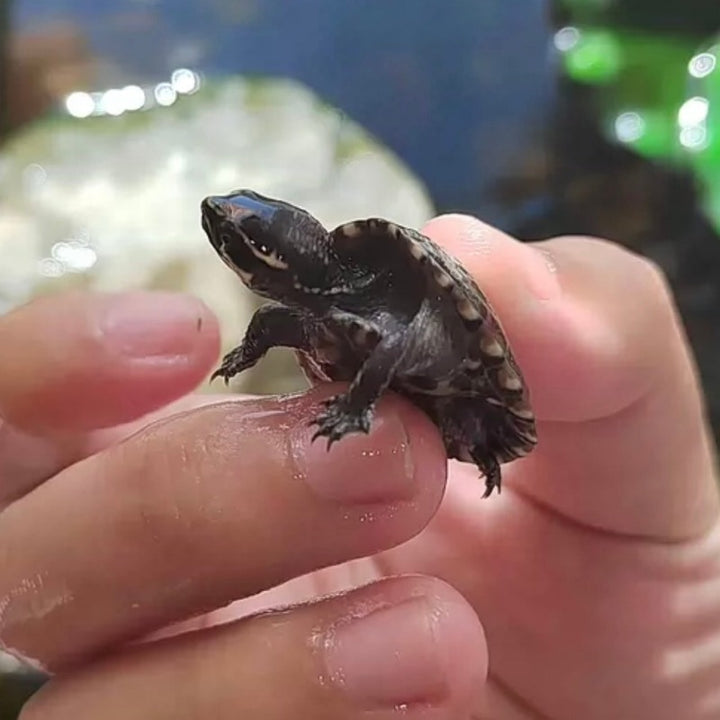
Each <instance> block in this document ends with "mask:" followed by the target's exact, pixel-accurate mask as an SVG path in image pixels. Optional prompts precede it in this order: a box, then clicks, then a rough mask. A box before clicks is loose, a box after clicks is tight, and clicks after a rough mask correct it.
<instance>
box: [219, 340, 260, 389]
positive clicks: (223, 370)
mask: <svg viewBox="0 0 720 720" xmlns="http://www.w3.org/2000/svg"><path fill="white" fill-rule="evenodd" d="M251 365H252V363H251V362H248V359H247V356H246V353H245V348H244V347H243V346H240V347H238V348H235V350H232V351H230V352H229V353H228V354H227V355H226V356H225V357H224V358H223V359H222V363H221V365H220V367H219V368H218V369H217V370H216V371H215V372H214V373H213V374H212V375H211V376H210V382H212V381H213V380H216V379H217V378H219V377H221V378H222V379H223V380H224V381H225V387H227V386H228V385H229V384H230V378H232V377H235V375H238V374H239V373H241V372H242V371H243V370H247V369H248V368H249V367H250V366H251Z"/></svg>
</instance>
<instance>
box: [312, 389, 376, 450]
mask: <svg viewBox="0 0 720 720" xmlns="http://www.w3.org/2000/svg"><path fill="white" fill-rule="evenodd" d="M323 405H324V407H325V410H324V411H323V412H321V413H320V414H319V415H318V416H317V417H316V418H315V419H314V420H312V421H311V422H310V425H317V426H318V429H317V431H316V432H315V434H314V435H313V436H312V440H311V442H314V441H315V440H317V438H319V437H327V439H328V441H327V449H328V450H330V448H331V447H332V445H333V443H335V442H337V441H338V440H340V439H341V438H343V437H344V436H345V435H347V434H348V433H352V432H362V433H365V434H367V433H369V432H370V419H371V417H370V415H371V412H370V409H369V408H362V409H360V410H359V411H358V410H355V409H354V408H352V407H351V406H350V405H349V403H348V402H347V400H346V399H345V398H344V397H343V396H338V397H334V398H331V399H330V400H325V401H324V402H323Z"/></svg>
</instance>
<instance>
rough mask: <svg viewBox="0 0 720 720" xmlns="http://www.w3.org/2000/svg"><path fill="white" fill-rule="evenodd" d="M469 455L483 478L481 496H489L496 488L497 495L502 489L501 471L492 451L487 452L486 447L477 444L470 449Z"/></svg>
mask: <svg viewBox="0 0 720 720" xmlns="http://www.w3.org/2000/svg"><path fill="white" fill-rule="evenodd" d="M470 456H471V457H472V459H473V462H474V463H475V464H476V465H477V466H478V467H479V468H480V472H482V474H483V476H484V478H485V492H484V493H483V498H488V497H490V496H491V495H492V494H493V490H497V492H498V495H499V494H500V491H501V490H502V472H501V471H500V463H499V462H498V460H497V458H496V457H495V456H494V455H493V454H492V453H489V452H488V451H487V448H480V447H477V446H476V447H473V448H471V449H470Z"/></svg>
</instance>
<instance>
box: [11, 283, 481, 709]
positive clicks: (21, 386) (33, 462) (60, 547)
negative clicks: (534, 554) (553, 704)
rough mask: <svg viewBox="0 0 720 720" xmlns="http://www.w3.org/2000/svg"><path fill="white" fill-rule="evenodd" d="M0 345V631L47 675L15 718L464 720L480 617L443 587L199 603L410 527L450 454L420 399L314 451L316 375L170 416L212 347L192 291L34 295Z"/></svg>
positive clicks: (210, 329) (397, 582) (440, 481)
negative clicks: (309, 383) (305, 599)
mask: <svg viewBox="0 0 720 720" xmlns="http://www.w3.org/2000/svg"><path fill="white" fill-rule="evenodd" d="M0 345H2V346H3V347H4V348H5V349H6V352H4V353H3V354H2V356H1V357H0V408H2V415H3V418H4V422H5V425H4V426H3V428H2V436H1V437H2V441H1V442H0V497H1V498H2V499H0V503H4V504H5V508H4V510H3V511H2V512H1V513H0V642H2V644H3V645H4V646H5V647H6V649H8V650H11V651H12V652H13V653H15V654H17V655H19V656H22V657H24V658H25V659H28V660H30V661H32V662H34V663H35V664H38V665H40V666H42V667H43V668H45V669H47V670H49V671H50V672H51V673H52V674H53V675H54V677H53V679H52V680H51V681H50V683H49V684H48V685H47V686H46V687H45V688H44V689H43V690H41V691H40V693H39V694H38V695H37V696H36V697H35V698H34V699H33V700H31V701H30V703H29V704H28V705H27V707H26V709H25V710H24V713H23V719H24V720H26V719H27V718H41V719H42V720H53V719H57V718H68V720H81V719H82V718H83V717H86V718H97V717H102V718H103V719H104V720H112V718H124V719H126V718H131V717H136V718H143V720H145V719H147V720H151V719H156V718H165V717H172V718H173V719H174V720H182V718H196V717H203V718H205V717H212V718H214V719H215V718H217V719H218V720H222V718H223V717H228V718H230V717H232V718H236V717H257V718H263V719H266V718H267V719H268V720H270V719H272V718H291V717H292V718H295V717H312V718H318V719H319V720H321V719H322V718H324V717H327V718H333V719H335V718H353V717H360V716H363V717H369V716H373V717H377V718H382V717H390V716H394V715H395V714H396V710H395V709H394V708H395V706H396V705H397V704H402V703H403V702H412V701H418V702H425V701H427V702H431V703H432V705H433V707H431V708H430V709H428V711H427V714H425V715H424V717H427V718H434V717H437V718H441V717H455V716H462V714H466V711H467V709H468V708H469V706H470V702H471V696H472V691H473V688H474V687H476V686H478V685H479V684H480V682H481V680H482V676H483V673H484V642H483V637H482V630H481V627H480V624H479V622H478V620H477V617H476V615H475V613H474V612H473V611H472V608H470V606H469V605H468V604H467V602H466V601H465V600H463V599H462V598H461V597H460V596H459V595H458V593H457V592H455V591H453V590H452V589H451V588H449V587H447V586H445V585H444V584H443V583H442V582H440V581H437V580H434V579H424V578H417V577H404V578H395V579H388V580H385V581H384V582H381V583H379V584H376V585H372V586H369V587H366V588H362V589H359V590H356V591H354V592H350V593H348V594H346V595H343V596H340V597H331V598H327V599H323V600H320V601H317V598H314V597H313V599H314V600H316V602H314V603H312V604H306V605H304V606H301V607H298V608H297V609H295V610H293V611H282V612H277V613H274V614H265V615H256V616H255V617H253V618H251V619H245V620H241V621H236V622H228V623H226V624H225V625H223V627H221V628H214V629H208V626H209V625H211V624H217V623H219V622H221V621H225V620H230V619H231V618H235V617H236V616H237V615H238V614H239V613H240V612H241V611H244V612H247V610H248V608H242V607H238V606H234V607H231V608H226V609H225V610H223V611H221V612H216V613H214V614H209V615H202V613H203V612H204V611H208V610H212V609H214V608H221V607H223V606H224V605H226V604H227V603H228V602H230V601H232V600H234V599H235V598H242V597H246V596H247V597H250V596H253V595H254V594H255V593H258V592H260V591H261V590H264V589H265V588H270V587H273V586H276V585H278V584H280V583H282V581H283V580H286V579H289V578H292V577H295V576H298V575H303V574H304V573H307V572H309V571H311V570H313V569H315V568H319V567H324V566H327V565H333V564H337V563H340V562H343V561H345V560H348V559H349V558H353V557H363V556H371V555H373V554H375V553H376V552H377V551H378V550H381V549H385V548H388V547H391V546H392V545H394V544H396V543H399V542H401V541H403V540H406V539H408V538H409V537H411V536H412V535H413V534H415V533H417V532H418V531H419V530H421V529H422V527H423V526H424V525H425V524H426V523H427V521H428V520H429V519H430V517H431V516H432V514H433V512H434V511H435V510H436V509H437V506H438V504H439V502H440V499H441V497H442V491H443V487H444V482H445V476H446V462H445V457H444V451H443V448H442V446H441V443H440V441H439V438H438V434H437V432H436V430H435V428H434V427H433V426H432V425H431V424H430V422H429V421H428V420H427V419H426V418H425V417H424V416H423V415H422V414H421V413H420V412H419V411H418V410H416V409H415V408H413V407H412V406H409V405H408V404H407V403H404V402H401V401H399V400H397V399H393V398H389V399H387V400H386V401H385V402H383V403H382V405H381V407H380V411H379V415H378V418H377V420H376V422H375V424H374V427H373V432H372V433H371V435H370V436H369V437H367V436H364V435H363V436H355V437H351V438H348V439H347V440H346V441H345V442H343V443H342V445H341V446H340V447H338V448H337V449H335V450H334V451H333V452H332V453H331V454H330V455H328V454H327V453H326V451H325V446H324V444H322V443H315V444H312V445H311V443H310V437H311V436H312V434H313V433H314V428H313V427H311V426H310V425H309V419H310V418H311V417H313V416H314V414H315V413H316V412H317V411H318V409H319V406H320V401H321V400H322V399H323V398H324V397H327V396H328V395H329V394H331V392H332V389H331V388H320V389H316V390H314V391H312V392H311V393H309V394H308V395H306V396H303V397H292V398H286V399H275V398H269V399H255V400H250V401H239V400H238V399H232V400H229V401H228V400H227V399H224V398H216V397H211V396H202V397H201V396H197V397H189V398H185V399H182V400H180V401H178V402H174V403H173V404H172V405H171V407H170V408H167V407H165V405H166V404H167V403H168V402H170V401H172V400H173V399H174V398H180V397H182V396H183V395H185V394H186V393H187V392H188V391H189V390H190V389H191V388H192V387H194V385H196V384H197V383H198V382H199V381H200V380H201V378H203V377H204V376H205V375H206V373H207V371H208V369H209V368H210V366H211V365H212V364H214V363H215V362H216V359H217V355H218V328H217V324H216V322H215V320H214V319H213V317H212V316H211V315H210V313H209V311H208V310H207V309H206V308H204V306H202V305H201V304H200V303H199V302H196V301H194V300H192V299H191V298H173V297H172V296H165V295H147V294H145V295H139V296H137V295H136V296H130V297H125V296H111V297H104V296H100V297H98V296H93V295H85V294H81V295H71V296H64V295H58V296H54V297H50V298H45V299H42V300H39V301H36V302H35V303H32V304H30V305H28V306H26V307H23V308H21V309H19V310H17V311H16V312H13V313H11V314H9V315H8V316H6V317H4V318H2V319H0ZM193 406H195V407H193ZM149 412H152V413H153V415H152V419H154V420H155V423H154V424H150V425H148V418H147V417H146V414H147V413H149ZM365 569H366V566H362V567H360V566H359V567H358V570H357V573H358V576H359V575H360V574H362V573H364V572H365ZM343 575H344V577H346V578H348V579H349V580H350V579H352V577H353V570H352V567H349V568H348V567H346V568H345V569H344V571H343ZM337 580H338V576H337V575H334V576H333V578H332V582H333V583H335V582H337ZM322 582H323V580H322V576H321V575H315V576H314V577H313V579H312V581H311V582H309V583H308V587H307V591H308V592H307V594H309V595H311V596H314V595H315V594H316V593H317V591H318V590H319V589H321V584H322ZM327 582H330V580H329V579H328V580H327ZM288 599H290V598H289V597H288ZM293 599H297V596H295V597H293ZM253 602H254V603H256V604H257V602H258V601H257V599H255V598H253ZM186 618H194V620H192V621H191V622H190V623H188V624H187V625H185V626H184V627H178V626H177V625H175V626H172V627H170V628H167V627H166V626H168V625H169V624H172V623H175V622H176V621H179V620H183V619H186ZM182 629H185V630H187V629H194V630H196V632H195V633H193V634H191V635H185V636H184V637H180V638H174V639H172V640H168V639H165V640H162V641H159V640H158V634H163V635H167V634H171V633H177V632H179V631H180V630H182ZM158 631H159V632H158ZM149 633H150V634H153V636H152V637H148V634H149ZM141 636H145V637H144V638H143V640H144V642H143V643H142V644H140V645H135V646H133V647H127V643H128V641H130V640H133V639H137V638H139V637H141ZM373 711H374V712H373ZM368 713H369V714H368Z"/></svg>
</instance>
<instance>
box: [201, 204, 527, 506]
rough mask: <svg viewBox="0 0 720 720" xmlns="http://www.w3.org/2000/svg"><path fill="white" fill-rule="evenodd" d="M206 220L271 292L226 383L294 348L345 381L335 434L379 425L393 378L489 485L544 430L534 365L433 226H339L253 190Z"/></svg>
mask: <svg viewBox="0 0 720 720" xmlns="http://www.w3.org/2000/svg"><path fill="white" fill-rule="evenodd" d="M201 213H202V227H203V229H204V230H205V232H206V233H207V235H208V237H209V239H210V241H211V243H212V245H213V247H214V248H215V250H216V251H217V253H218V254H219V255H220V257H221V258H222V259H223V260H224V262H225V263H226V264H227V265H228V266H229V267H230V268H231V269H232V270H233V271H234V272H235V273H237V275H238V276H239V277H240V279H241V280H242V281H243V282H244V283H245V285H247V287H248V288H249V289H250V290H252V291H253V292H254V293H256V294H257V295H259V296H261V297H265V298H268V299H270V300H272V301H274V302H273V303H270V304H268V305H265V306H263V307H261V308H260V309H259V310H258V311H257V312H256V313H255V315H254V316H253V318H252V320H251V321H250V325H249V327H248V329H247V331H246V334H245V337H244V339H243V341H242V343H241V345H240V346H239V347H237V348H235V349H234V350H232V351H231V352H229V353H228V354H227V355H225V357H224V358H223V360H222V364H221V366H220V367H219V368H218V369H217V370H216V371H215V372H214V373H213V375H212V379H215V378H216V377H222V378H224V379H225V382H226V383H227V382H228V380H229V379H230V378H232V377H233V376H234V375H236V374H237V373H240V372H242V371H243V370H246V369H247V368H249V367H252V366H253V365H255V363H257V362H258V360H260V358H262V357H263V355H264V354H265V353H266V352H267V351H268V350H269V349H270V348H272V347H276V346H283V347H289V348H293V349H294V350H295V351H296V354H297V356H298V360H299V362H300V365H301V367H302V368H303V370H304V371H305V373H306V374H307V375H308V376H309V377H310V378H311V379H315V380H321V381H347V382H349V388H348V390H347V392H345V393H343V394H342V395H338V396H336V397H333V398H331V399H330V400H327V401H326V402H325V404H324V408H323V411H322V412H321V413H320V414H319V415H318V416H317V418H316V419H315V420H314V421H313V424H314V425H317V432H316V433H315V435H314V436H313V440H314V439H315V438H317V437H320V436H324V437H326V438H327V444H328V449H329V447H330V445H331V444H332V443H333V442H335V441H337V440H339V439H340V438H342V437H343V436H344V435H346V434H348V433H352V432H365V433H367V432H368V431H369V429H370V424H371V421H372V417H373V412H374V407H375V403H376V401H377V400H378V398H379V397H380V395H381V394H382V393H383V392H384V391H385V390H386V389H391V390H393V391H395V392H397V393H399V394H400V395H403V396H404V397H406V398H408V399H409V400H410V401H411V402H413V403H414V404H415V405H417V406H418V407H420V408H421V409H422V410H423V411H424V412H425V413H426V414H427V415H428V416H429V417H430V418H431V419H432V421H433V422H434V423H435V424H436V425H437V427H438V428H439V429H440V431H441V433H442V437H443V441H444V444H445V448H446V451H447V454H448V457H450V458H455V459H458V460H460V461H463V462H469V463H474V464H475V465H477V467H478V468H479V469H480V471H481V472H482V474H483V475H484V477H485V495H484V497H487V496H489V495H490V494H492V491H493V490H494V489H495V488H497V490H498V492H500V484H501V472H500V464H501V463H504V462H508V461H510V460H513V459H515V458H518V457H521V456H523V455H527V454H528V453H529V452H530V451H531V450H532V449H533V447H534V446H535V444H536V443H537V437H536V433H535V419H534V415H533V412H532V409H531V407H530V403H529V396H528V391H527V388H526V385H525V382H524V380H523V377H522V374H521V372H520V370H519V368H518V366H517V364H516V362H515V360H514V358H513V355H512V352H511V349H510V346H509V344H508V341H507V339H506V337H505V334H504V332H503V330H502V327H501V325H500V322H499V321H498V319H497V317H496V316H495V313H494V312H493V310H492V308H491V307H490V304H489V303H488V301H487V299H486V298H485V296H484V295H483V293H482V292H481V291H480V289H479V288H478V286H477V285H476V284H475V282H474V281H473V279H472V278H471V277H470V275H469V274H468V273H467V272H466V271H465V270H464V269H463V268H462V267H461V266H460V265H459V264H458V263H457V262H456V261H455V260H454V259H453V258H451V257H450V256H449V255H447V254H446V253H445V252H444V251H443V250H442V249H441V248H439V247H438V246H437V245H435V244H434V243H433V242H432V241H431V240H430V239H429V238H427V237H425V236H424V235H422V234H421V233H419V232H417V231H416V230H412V229H410V228H406V227H401V226H399V225H396V224H394V223H392V222H388V221H387V220H382V219H379V218H368V219H366V220H356V221H354V222H349V223H346V224H343V225H340V226H339V227H337V228H335V229H334V230H332V231H331V232H328V231H327V230H326V229H325V228H324V227H323V226H322V225H321V224H320V222H318V220H316V219H315V218H314V217H313V216H312V215H310V213H308V212H306V211H305V210H303V209H301V208H298V207H295V206H294V205H290V204H288V203H286V202H283V201H281V200H275V199H272V198H268V197H264V196H262V195H259V194H258V193H256V192H253V191H251V190H237V191H235V192H233V193H230V194H228V195H223V196H213V197H208V198H205V199H204V200H203V202H202V205H201Z"/></svg>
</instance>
